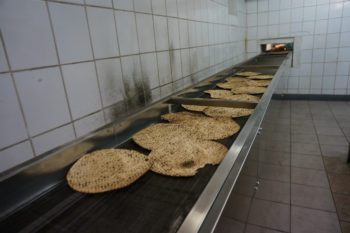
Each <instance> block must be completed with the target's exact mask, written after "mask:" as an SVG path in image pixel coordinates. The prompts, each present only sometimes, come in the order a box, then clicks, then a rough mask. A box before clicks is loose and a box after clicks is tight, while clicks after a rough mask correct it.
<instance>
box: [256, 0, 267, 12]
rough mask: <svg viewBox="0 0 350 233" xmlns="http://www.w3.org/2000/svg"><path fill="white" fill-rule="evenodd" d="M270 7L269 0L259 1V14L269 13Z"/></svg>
mask: <svg viewBox="0 0 350 233" xmlns="http://www.w3.org/2000/svg"><path fill="white" fill-rule="evenodd" d="M268 7H269V2H268V0H259V1H258V12H264V11H267V10H268Z"/></svg>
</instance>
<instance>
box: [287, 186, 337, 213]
mask: <svg viewBox="0 0 350 233" xmlns="http://www.w3.org/2000/svg"><path fill="white" fill-rule="evenodd" d="M291 201H292V205H297V206H303V207H308V208H313V209H319V210H328V211H333V212H335V206H334V202H333V197H332V193H331V190H330V189H325V188H319V187H311V186H306V185H299V184H292V195H291Z"/></svg>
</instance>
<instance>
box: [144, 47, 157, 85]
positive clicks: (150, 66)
mask: <svg viewBox="0 0 350 233" xmlns="http://www.w3.org/2000/svg"><path fill="white" fill-rule="evenodd" d="M141 71H142V76H143V83H144V86H146V87H147V88H148V89H153V88H155V87H159V77H158V66H157V56H156V54H155V53H147V54H141Z"/></svg>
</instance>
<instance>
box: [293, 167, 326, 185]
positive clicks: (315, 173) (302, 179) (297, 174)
mask: <svg viewBox="0 0 350 233" xmlns="http://www.w3.org/2000/svg"><path fill="white" fill-rule="evenodd" d="M291 182H292V183H295V184H305V185H311V186H318V187H324V188H329V185H328V179H327V175H326V173H325V172H324V171H320V170H314V169H305V168H296V167H292V177H291Z"/></svg>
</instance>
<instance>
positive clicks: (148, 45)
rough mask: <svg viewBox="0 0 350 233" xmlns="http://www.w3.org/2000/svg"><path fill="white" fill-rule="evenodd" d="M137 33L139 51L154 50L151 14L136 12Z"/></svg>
mask: <svg viewBox="0 0 350 233" xmlns="http://www.w3.org/2000/svg"><path fill="white" fill-rule="evenodd" d="M136 25H137V35H138V41H139V47H140V52H141V53H144V52H153V51H155V49H156V47H155V41H154V30H153V19H152V16H151V15H146V14H140V13H137V14H136Z"/></svg>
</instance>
